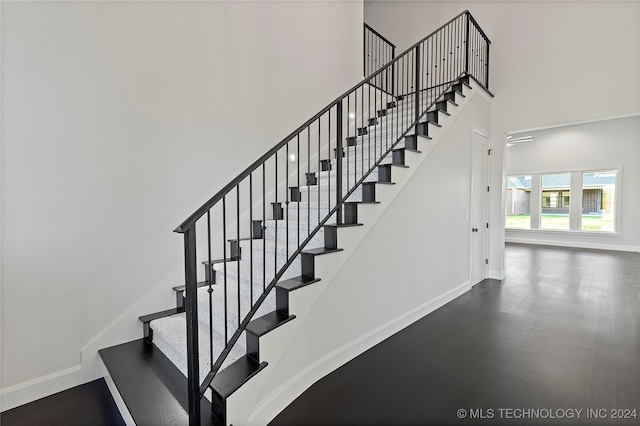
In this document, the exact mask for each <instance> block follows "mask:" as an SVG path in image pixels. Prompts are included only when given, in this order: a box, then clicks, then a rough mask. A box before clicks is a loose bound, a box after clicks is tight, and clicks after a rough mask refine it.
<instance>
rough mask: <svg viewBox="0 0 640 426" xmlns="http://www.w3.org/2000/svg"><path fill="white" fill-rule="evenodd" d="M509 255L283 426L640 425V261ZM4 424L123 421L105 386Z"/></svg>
mask: <svg viewBox="0 0 640 426" xmlns="http://www.w3.org/2000/svg"><path fill="white" fill-rule="evenodd" d="M505 256H506V258H505V265H506V276H507V277H506V279H505V280H504V281H502V282H500V281H495V280H486V281H484V282H483V283H481V284H479V285H477V286H475V287H474V288H473V289H472V290H471V291H469V292H467V293H466V294H464V295H463V296H461V297H459V298H458V299H456V300H454V301H453V302H451V303H449V304H447V305H446V306H443V307H442V308H441V309H439V310H437V311H435V312H433V313H432V314H430V315H428V316H426V317H424V318H423V319H421V320H419V321H417V322H416V323H415V324H413V325H411V326H409V327H407V328H406V329H404V330H402V331H401V332H399V333H397V334H395V335H394V336H392V337H390V338H389V339H387V340H385V341H384V342H382V343H380V344H379V345H377V346H375V347H374V348H372V349H370V350H369V351H367V352H365V353H364V354H362V355H360V356H359V357H357V358H355V359H354V360H352V361H351V362H349V363H347V364H346V365H344V366H343V367H341V368H339V369H338V370H336V371H335V372H333V373H331V374H330V375H328V376H327V377H325V378H323V379H322V380H320V381H318V382H317V383H316V384H314V385H313V386H312V387H311V388H309V389H308V390H307V391H306V392H305V393H303V394H302V395H301V396H300V397H299V398H297V399H296V400H295V401H294V402H293V403H292V404H291V405H290V406H289V407H287V408H286V409H285V410H284V411H283V412H282V413H280V415H278V416H277V417H276V418H275V419H274V420H273V421H272V422H271V425H272V426H286V425H295V426H303V425H327V426H331V425H365V424H366V425H430V424H434V425H440V424H462V425H467V424H479V423H480V424H503V425H506V424H509V425H510V424H516V425H529V424H535V425H540V424H542V425H574V424H577V425H581V424H587V425H601V424H602V425H611V424H614V425H617V424H640V254H637V253H623V252H610V251H595V250H580V249H568V248H553V247H541V246H527V245H514V244H509V245H507V247H506V252H505ZM612 409H616V410H615V411H612ZM459 410H464V411H459ZM578 410H582V411H578ZM588 410H591V411H588ZM624 410H629V411H624ZM633 410H635V412H634V411H633ZM634 413H635V418H634V417H633V416H634ZM614 415H619V416H623V417H624V416H625V415H627V416H629V417H631V418H629V419H614V418H612V416H614ZM535 416H539V417H538V418H536V417H535ZM560 416H563V417H565V418H558V417H560ZM460 417H461V418H460ZM540 417H542V418H540ZM0 423H1V424H2V426H7V425H121V424H123V422H122V418H121V417H120V415H119V413H118V411H117V408H116V407H115V404H114V403H113V400H112V398H111V396H110V395H109V393H108V390H107V387H106V384H105V383H104V381H103V380H99V381H95V382H91V383H88V384H85V385H82V386H79V387H76V388H73V389H70V390H68V391H65V392H61V393H59V394H56V395H52V396H50V397H47V398H44V399H42V400H39V401H36V402H33V403H31V404H27V405H24V406H22V407H18V408H15V409H13V410H9V411H6V412H3V413H2V414H1V415H0ZM236 426H241V425H236Z"/></svg>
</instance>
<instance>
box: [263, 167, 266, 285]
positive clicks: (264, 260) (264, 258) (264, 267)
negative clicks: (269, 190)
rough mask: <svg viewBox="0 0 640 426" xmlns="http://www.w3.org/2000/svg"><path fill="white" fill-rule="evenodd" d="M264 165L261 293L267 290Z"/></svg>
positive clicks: (264, 181)
mask: <svg viewBox="0 0 640 426" xmlns="http://www.w3.org/2000/svg"><path fill="white" fill-rule="evenodd" d="M265 164H267V163H266V161H265V162H264V163H262V291H264V290H265V289H266V288H267V238H266V236H265V232H266V230H267V196H266V180H267V177H266V172H265Z"/></svg>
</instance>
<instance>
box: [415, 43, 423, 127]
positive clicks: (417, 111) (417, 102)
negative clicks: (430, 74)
mask: <svg viewBox="0 0 640 426" xmlns="http://www.w3.org/2000/svg"><path fill="white" fill-rule="evenodd" d="M414 55H415V61H414V62H415V65H416V69H415V71H414V73H415V80H416V82H415V86H416V87H415V89H416V94H415V99H414V102H415V106H414V108H415V111H414V114H415V116H414V121H415V123H416V133H418V120H419V118H420V76H421V73H422V72H421V71H420V45H417V46H416V49H415V54H414Z"/></svg>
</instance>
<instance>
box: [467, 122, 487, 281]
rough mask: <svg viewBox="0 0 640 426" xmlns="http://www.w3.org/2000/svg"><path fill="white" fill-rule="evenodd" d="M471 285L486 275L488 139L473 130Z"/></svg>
mask: <svg viewBox="0 0 640 426" xmlns="http://www.w3.org/2000/svg"><path fill="white" fill-rule="evenodd" d="M471 145H472V147H471V221H470V225H471V229H470V230H469V232H471V268H470V279H471V285H476V284H478V283H479V282H480V281H482V280H484V279H485V278H486V277H487V237H488V229H487V224H488V220H487V198H488V195H489V192H488V186H487V162H488V158H489V156H488V152H489V151H488V145H489V140H488V139H487V137H485V136H484V135H482V134H480V133H478V132H476V131H474V132H473V137H472V139H471Z"/></svg>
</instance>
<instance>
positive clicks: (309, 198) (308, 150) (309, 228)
mask: <svg viewBox="0 0 640 426" xmlns="http://www.w3.org/2000/svg"><path fill="white" fill-rule="evenodd" d="M318 155H320V153H318ZM309 173H311V125H308V126H307V176H309ZM310 234H311V188H310V187H309V186H307V236H308V235H310Z"/></svg>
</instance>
